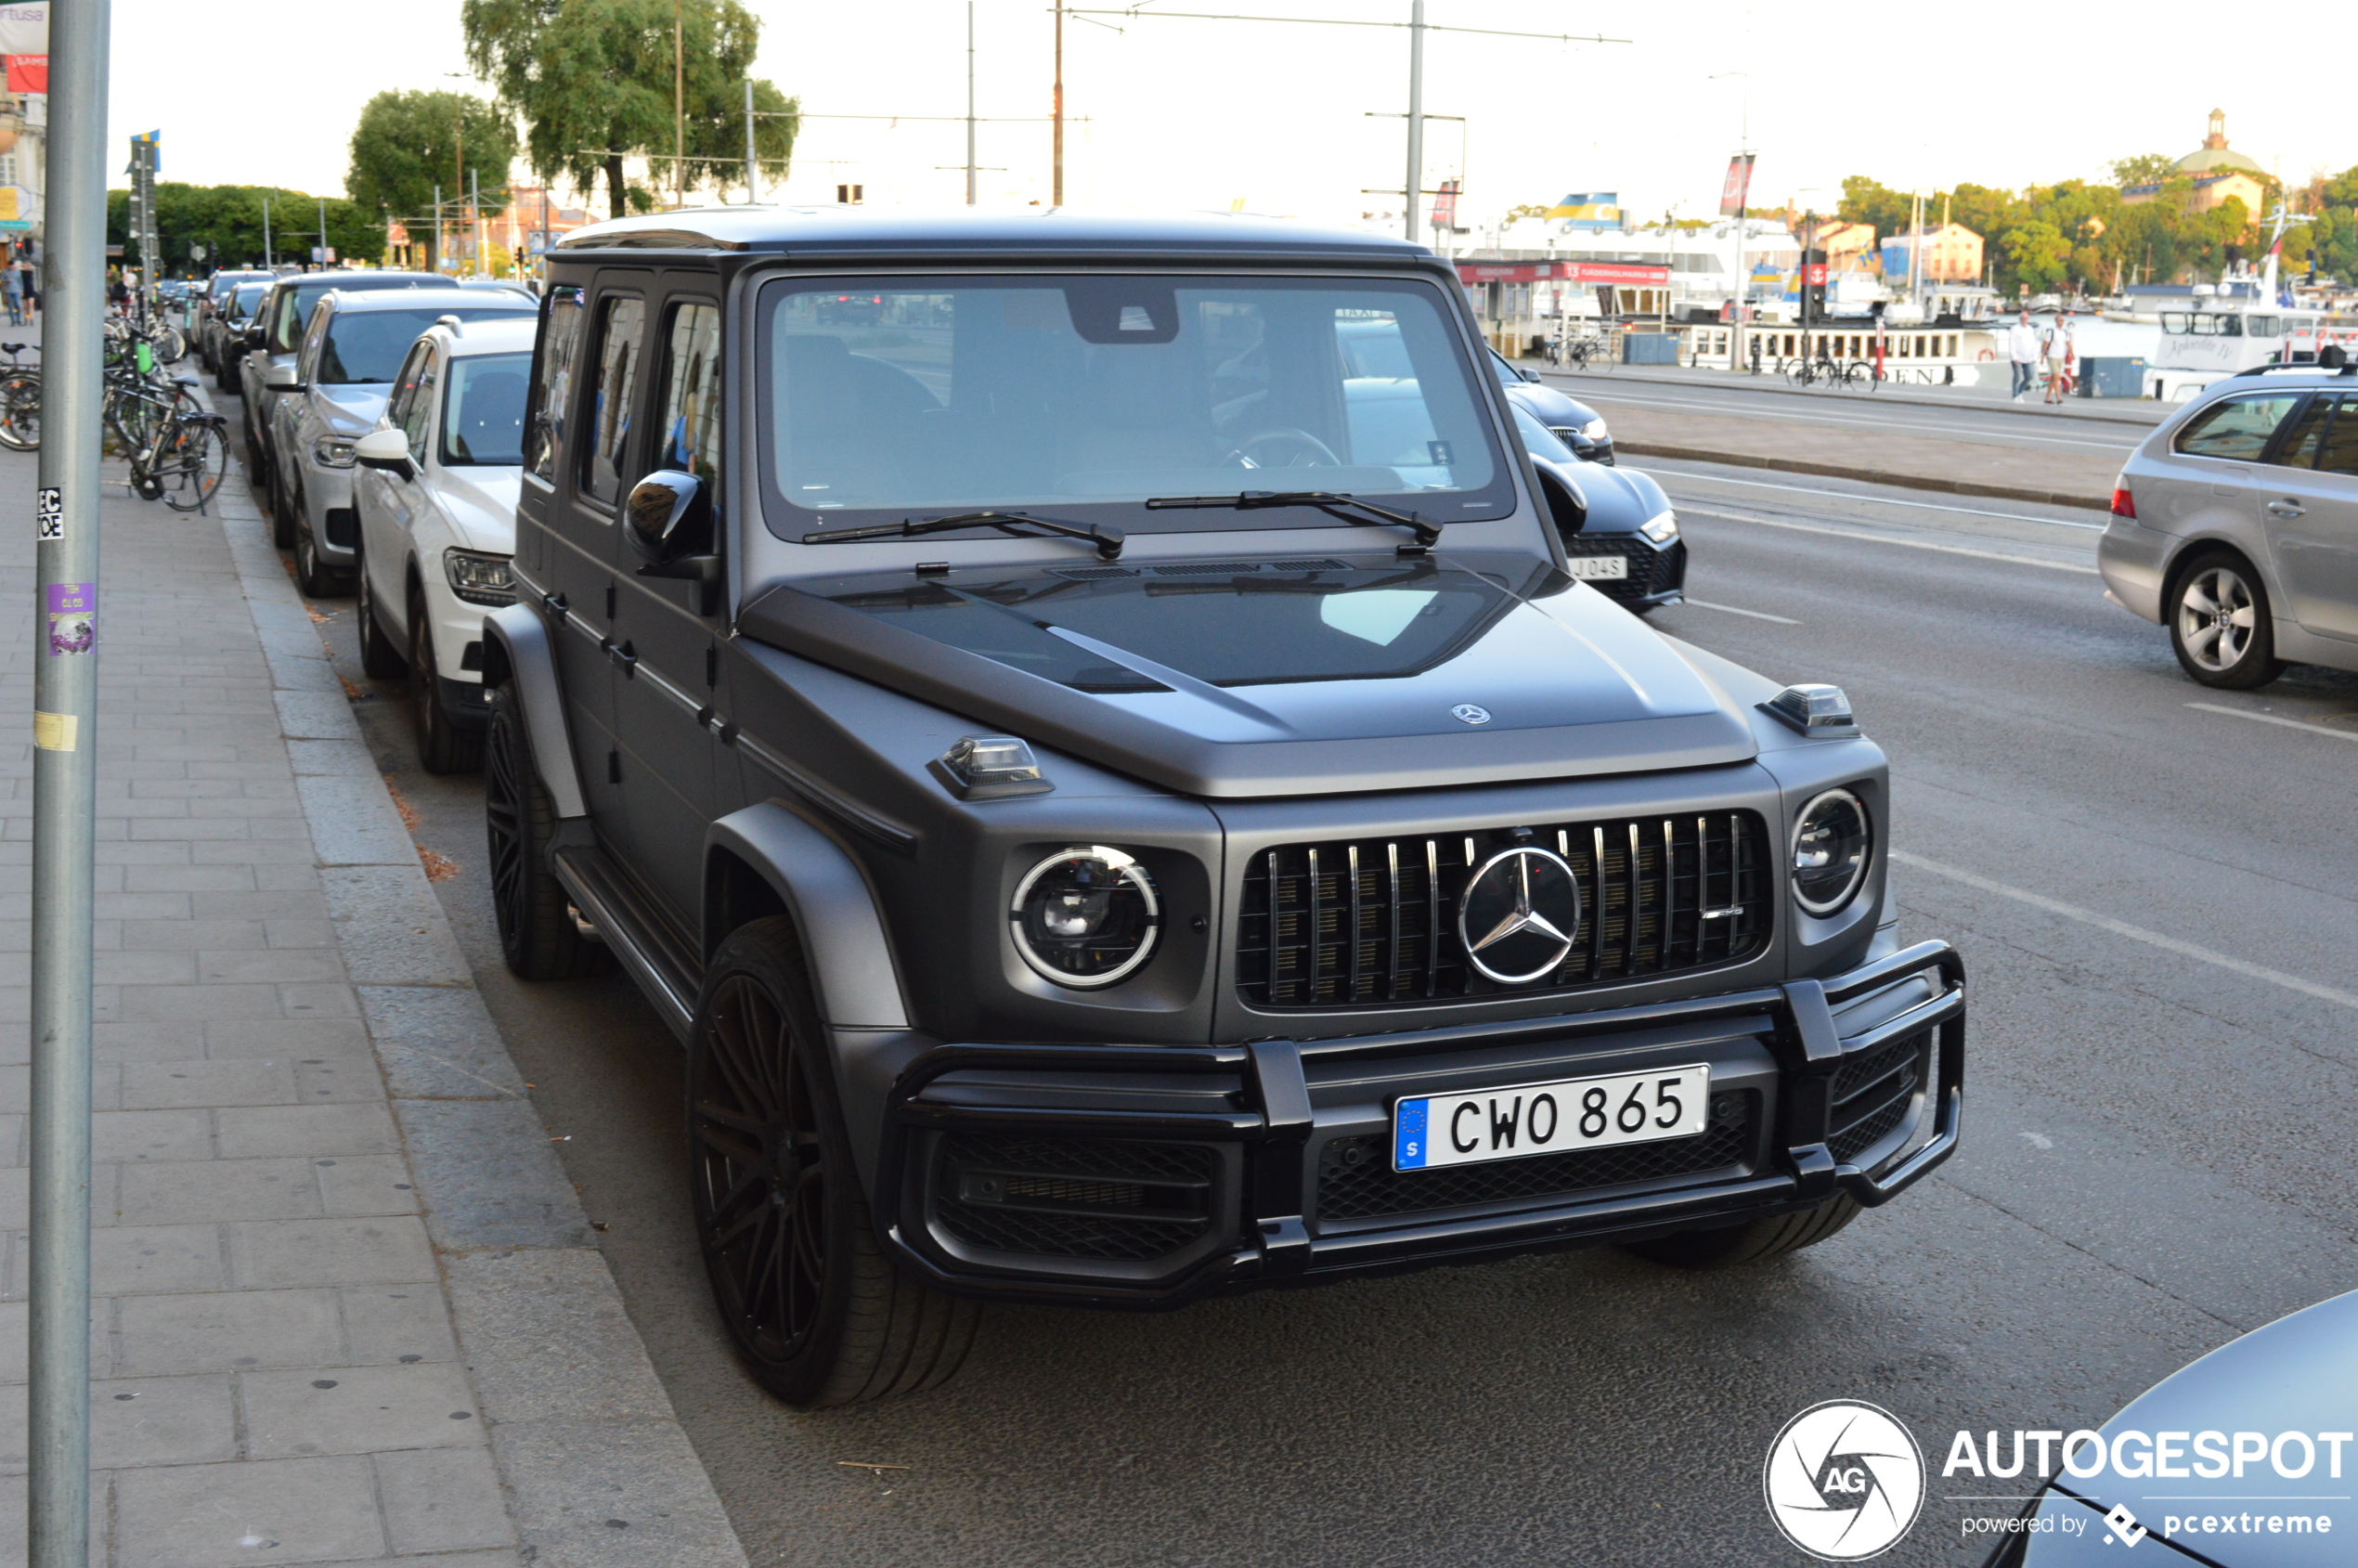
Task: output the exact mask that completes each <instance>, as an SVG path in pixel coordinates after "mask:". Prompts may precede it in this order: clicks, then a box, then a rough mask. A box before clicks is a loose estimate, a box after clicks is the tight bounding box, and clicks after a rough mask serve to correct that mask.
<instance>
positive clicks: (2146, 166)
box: [2110, 152, 2178, 186]
mask: <svg viewBox="0 0 2358 1568" xmlns="http://www.w3.org/2000/svg"><path fill="white" fill-rule="evenodd" d="M2110 169H2111V174H2112V183H2113V184H2115V185H2117V186H2128V185H2159V184H2160V183H2161V182H2162V181H2164V180H2166V179H2168V178H2169V177H2170V175H2174V174H2176V173H2177V172H2178V160H2176V159H2175V158H2172V157H2170V155H2169V154H2167V153H2162V152H2140V153H2137V154H2135V155H2134V156H2133V157H2129V158H2116V159H2114V160H2113V161H2112V163H2111V165H2110Z"/></svg>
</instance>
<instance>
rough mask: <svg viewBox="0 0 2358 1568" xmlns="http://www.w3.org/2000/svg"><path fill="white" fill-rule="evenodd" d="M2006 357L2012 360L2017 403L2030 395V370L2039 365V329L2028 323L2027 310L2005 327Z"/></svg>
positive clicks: (2028, 314) (2028, 313)
mask: <svg viewBox="0 0 2358 1568" xmlns="http://www.w3.org/2000/svg"><path fill="white" fill-rule="evenodd" d="M2006 357H2007V358H2008V359H2010V360H2012V361H2014V367H2015V402H2017V403H2019V402H2021V401H2022V400H2023V399H2024V398H2025V397H2027V396H2028V395H2030V377H2031V372H2032V371H2034V370H2035V369H2038V366H2039V329H2038V328H2036V327H2033V326H2032V325H2031V324H2030V312H2028V311H2027V310H2026V311H2024V312H2023V313H2022V316H2021V317H2020V319H2018V320H2016V321H2015V324H2014V325H2013V326H2011V327H2009V328H2007V329H2006Z"/></svg>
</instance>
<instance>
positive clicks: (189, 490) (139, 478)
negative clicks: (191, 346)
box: [102, 379, 229, 512]
mask: <svg viewBox="0 0 2358 1568" xmlns="http://www.w3.org/2000/svg"><path fill="white" fill-rule="evenodd" d="M195 384H196V383H195V382H192V381H187V380H182V381H177V382H173V383H172V385H173V395H172V396H170V397H167V396H165V395H164V394H163V392H162V389H161V388H159V387H156V386H153V385H149V384H147V383H145V382H132V381H128V380H123V379H115V380H111V381H110V382H109V384H108V387H107V399H106V403H105V405H104V408H103V414H102V417H103V418H104V420H105V421H106V424H107V428H108V429H109V430H110V431H112V432H113V433H114V435H115V438H116V440H117V441H118V442H119V443H120V444H121V445H122V447H123V449H124V450H125V451H127V452H128V453H129V454H130V458H131V493H132V494H133V495H135V496H137V497H138V498H139V499H141V500H147V501H152V500H161V501H162V502H163V503H164V504H165V505H166V506H168V507H170V508H172V509H173V510H174V511H175V512H200V511H202V510H203V508H204V505H205V503H206V502H207V501H209V500H211V499H213V496H214V492H215V491H217V490H219V489H220V488H221V481H222V479H223V478H224V477H225V476H226V475H227V473H228V472H229V437H228V424H229V421H227V419H225V418H223V417H222V416H221V415H219V414H216V413H213V412H211V411H209V410H207V409H205V408H201V407H199V406H195V405H194V404H193V403H190V402H184V401H183V399H184V398H185V397H186V395H187V389H188V388H189V387H191V386H194V385H195Z"/></svg>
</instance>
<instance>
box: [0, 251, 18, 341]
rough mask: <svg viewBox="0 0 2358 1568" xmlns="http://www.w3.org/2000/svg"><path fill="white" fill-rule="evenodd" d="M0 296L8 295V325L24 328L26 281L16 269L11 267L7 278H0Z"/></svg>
mask: <svg viewBox="0 0 2358 1568" xmlns="http://www.w3.org/2000/svg"><path fill="white" fill-rule="evenodd" d="M0 294H4V295H6V299H7V302H8V325H9V326H11V327H21V326H23V325H24V279H23V276H22V275H21V274H19V272H18V271H17V269H16V268H15V267H13V266H11V267H9V268H8V269H7V273H6V276H5V277H0Z"/></svg>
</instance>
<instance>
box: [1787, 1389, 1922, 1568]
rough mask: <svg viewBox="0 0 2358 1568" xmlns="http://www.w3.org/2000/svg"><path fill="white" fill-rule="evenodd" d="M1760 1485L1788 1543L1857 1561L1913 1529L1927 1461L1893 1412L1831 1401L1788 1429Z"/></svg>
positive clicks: (1851, 1401)
mask: <svg viewBox="0 0 2358 1568" xmlns="http://www.w3.org/2000/svg"><path fill="white" fill-rule="evenodd" d="M1760 1480H1761V1490H1762V1491H1763V1492H1764V1493H1765V1494H1766V1495H1767V1497H1768V1499H1769V1518H1771V1519H1773V1520H1775V1521H1776V1522H1777V1528H1778V1529H1780V1530H1781V1531H1783V1532H1784V1536H1785V1539H1787V1540H1789V1541H1791V1542H1792V1543H1793V1544H1794V1545H1795V1546H1797V1547H1799V1548H1800V1549H1802V1550H1804V1551H1806V1552H1807V1553H1808V1554H1809V1555H1810V1556H1812V1557H1815V1558H1819V1559H1821V1560H1822V1561H1824V1562H1859V1561H1860V1560H1862V1559H1865V1558H1870V1557H1872V1556H1874V1555H1875V1554H1876V1553H1878V1552H1881V1551H1884V1550H1885V1549H1889V1548H1890V1547H1891V1546H1893V1545H1894V1544H1895V1543H1897V1542H1898V1539H1899V1538H1900V1537H1901V1536H1905V1535H1906V1534H1907V1533H1908V1527H1909V1526H1910V1525H1911V1524H1913V1523H1915V1522H1916V1513H1917V1510H1920V1509H1921V1508H1923V1507H1924V1451H1923V1450H1922V1449H1920V1448H1918V1447H1917V1446H1916V1440H1915V1438H1914V1436H1913V1435H1912V1434H1911V1433H1910V1432H1909V1431H1908V1429H1907V1428H1906V1427H1904V1426H1902V1425H1900V1424H1899V1421H1898V1418H1897V1417H1895V1416H1893V1415H1892V1414H1891V1412H1890V1411H1888V1410H1885V1409H1883V1408H1881V1407H1880V1406H1873V1405H1866V1404H1862V1403H1860V1402H1859V1401H1858V1400H1854V1399H1830V1400H1828V1401H1826V1402H1825V1403H1824V1404H1822V1405H1812V1406H1810V1407H1809V1408H1808V1409H1807V1410H1804V1411H1803V1412H1802V1413H1801V1414H1800V1415H1798V1416H1795V1417H1794V1419H1792V1420H1790V1421H1787V1422H1786V1423H1785V1426H1784V1430H1783V1431H1782V1432H1779V1433H1777V1440H1776V1441H1775V1442H1774V1443H1771V1444H1770V1445H1769V1459H1768V1462H1767V1463H1766V1464H1765V1465H1763V1466H1762V1467H1761V1476H1760Z"/></svg>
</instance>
